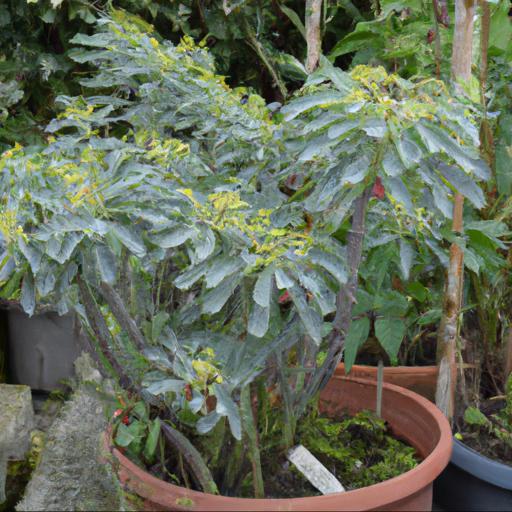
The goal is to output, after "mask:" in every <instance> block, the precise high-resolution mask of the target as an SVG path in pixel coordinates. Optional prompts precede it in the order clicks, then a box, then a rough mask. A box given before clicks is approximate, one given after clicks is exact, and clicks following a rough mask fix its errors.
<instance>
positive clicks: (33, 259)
mask: <svg viewBox="0 0 512 512" xmlns="http://www.w3.org/2000/svg"><path fill="white" fill-rule="evenodd" d="M18 247H19V248H20V251H21V253H22V254H23V256H25V258H26V260H27V261H28V263H29V265H30V268H31V269H32V272H33V273H34V274H37V273H38V272H39V268H40V266H41V260H42V258H43V252H42V251H41V250H40V249H39V247H37V246H35V245H34V244H33V243H30V242H29V243H27V242H25V240H23V237H19V238H18Z"/></svg>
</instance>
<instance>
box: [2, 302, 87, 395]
mask: <svg viewBox="0 0 512 512" xmlns="http://www.w3.org/2000/svg"><path fill="white" fill-rule="evenodd" d="M7 323H8V342H7V345H8V350H7V352H8V360H9V363H8V365H9V366H8V368H9V374H10V380H11V382H13V383H16V384H25V385H27V386H30V387H31V388H32V389H34V390H41V391H51V390H52V389H55V388H57V387H59V384H60V381H61V380H62V379H67V378H69V377H72V376H73V375H74V368H73V362H74V361H75V359H76V358H77V357H78V356H79V355H80V343H79V328H78V321H77V320H76V317H75V315H73V314H70V313H69V314H66V315H62V316H59V314H58V313H56V312H44V313H39V314H35V315H34V316H32V317H29V316H28V315H27V314H26V313H25V312H23V311H22V310H21V309H19V308H17V307H11V308H9V311H8V312H7Z"/></svg>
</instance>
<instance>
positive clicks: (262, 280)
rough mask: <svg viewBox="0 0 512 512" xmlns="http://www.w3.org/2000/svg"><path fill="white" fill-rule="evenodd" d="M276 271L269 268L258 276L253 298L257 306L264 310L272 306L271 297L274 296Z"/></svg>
mask: <svg viewBox="0 0 512 512" xmlns="http://www.w3.org/2000/svg"><path fill="white" fill-rule="evenodd" d="M273 275H274V269H273V268H272V267H267V268H266V269H265V270H263V272H261V274H260V275H259V276H258V279H257V280H256V283H255V285H254V290H253V292H252V297H253V299H254V301H255V302H256V304H258V305H259V306H261V307H262V308H268V307H269V304H270V297H271V296H272V276H273Z"/></svg>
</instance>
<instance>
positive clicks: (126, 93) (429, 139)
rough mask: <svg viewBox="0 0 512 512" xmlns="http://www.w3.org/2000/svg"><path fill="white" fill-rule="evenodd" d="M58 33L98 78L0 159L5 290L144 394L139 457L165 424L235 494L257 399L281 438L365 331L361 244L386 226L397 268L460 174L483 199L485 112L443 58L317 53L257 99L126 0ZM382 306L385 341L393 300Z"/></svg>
mask: <svg viewBox="0 0 512 512" xmlns="http://www.w3.org/2000/svg"><path fill="white" fill-rule="evenodd" d="M72 42H73V43H74V44H76V49H75V50H74V51H73V52H72V56H73V58H74V59H75V60H76V61H77V62H79V63H82V64H85V63H87V64H89V65H91V66H92V67H95V68H97V72H95V73H94V74H91V75H90V76H87V77H84V78H83V79H82V80H81V82H80V83H81V86H82V87H84V88H85V90H87V89H88V88H91V89H92V90H93V91H94V92H93V94H92V95H87V94H86V95H83V96H78V97H67V96H62V97H60V98H59V99H58V102H59V104H60V105H62V108H63V110H62V112H61V113H60V114H59V115H58V116H57V117H56V118H55V119H54V120H52V121H51V122H50V123H49V125H48V126H47V129H46V131H47V134H48V136H47V138H48V142H47V143H46V144H44V145H39V146H37V145H34V146H27V147H22V146H21V145H16V146H14V147H13V148H11V149H9V150H7V151H6V152H4V153H3V155H2V158H1V166H2V173H1V178H0V180H1V181H0V187H1V190H2V216H1V218H0V220H1V224H0V231H1V233H2V236H3V248H4V253H3V255H2V258H1V261H2V271H1V275H0V279H1V281H2V282H3V287H2V290H1V293H2V296H3V297H4V298H7V299H18V300H19V301H20V303H21V305H22V306H23V308H24V309H25V311H27V312H28V313H29V314H32V313H33V312H34V311H35V308H36V304H37V303H40V302H50V303H53V304H55V305H56V306H57V308H58V309H59V311H60V312H65V311H67V310H69V309H75V310H76V311H77V312H78V313H79V314H80V316H81V317H82V319H83V323H84V328H85V330H86V332H87V333H88V336H89V340H90V343H91V351H92V352H93V353H95V354H96V355H97V358H98V361H99V362H100V363H101V365H102V367H103V368H104V370H105V371H106V372H107V373H110V374H112V375H113V376H115V377H116V378H118V379H119V381H120V383H121V384H122V386H123V387H124V388H126V389H128V390H129V392H130V395H131V397H132V399H133V398H134V397H138V398H140V399H142V402H137V404H136V405H133V406H130V408H131V409H130V410H131V411H132V412H133V413H134V414H135V415H136V416H138V420H139V421H137V422H135V421H131V420H130V418H129V417H128V419H127V420H126V423H127V424H126V423H124V422H123V421H122V420H123V419H124V418H125V417H126V415H125V414H121V415H120V416H121V420H120V424H119V425H118V427H117V433H116V441H117V443H118V444H119V445H121V446H124V447H125V448H129V447H131V453H132V456H134V457H135V458H136V457H137V456H140V455H138V454H140V453H142V459H141V460H145V461H146V462H148V461H151V460H152V457H154V455H155V453H157V449H158V447H159V446H163V445H162V443H164V440H165V442H166V443H168V444H169V445H170V446H172V448H173V450H174V451H175V452H176V453H179V454H180V457H181V459H182V462H183V463H184V464H185V465H186V467H187V470H186V472H187V473H188V475H189V476H190V477H191V478H192V479H193V480H194V481H195V484H194V485H196V486H197V488H199V489H201V490H204V491H209V492H218V491H219V489H220V490H222V492H224V493H230V494H232V493H234V494H237V493H240V492H241V491H240V490H241V489H242V488H243V484H244V482H243V480H242V481H240V480H239V479H234V477H233V474H234V473H233V472H234V468H236V469H237V470H238V469H239V468H240V467H242V468H247V471H246V472H245V475H250V478H251V480H252V486H253V494H254V495H255V496H256V497H262V496H264V495H265V483H264V480H263V474H262V470H261V464H262V458H261V453H262V452H263V451H264V449H265V446H264V445H261V446H260V439H264V436H263V435H262V432H261V425H262V422H264V421H266V418H267V419H268V415H266V414H265V412H266V410H267V405H266V404H268V403H271V404H273V409H274V412H273V415H274V416H275V422H276V423H275V424H276V425H277V427H276V429H275V431H276V432H279V433H280V436H279V442H278V444H277V446H278V449H279V450H281V451H282V452H283V453H284V452H285V451H286V450H287V449H288V448H290V447H291V446H293V445H294V444H295V442H296V439H297V435H298V431H297V425H298V420H299V418H301V417H303V416H304V415H306V416H308V417H309V416H310V415H311V414H314V413H315V408H316V405H315V403H316V402H315V400H316V399H317V396H318V392H319V391H320V390H321V389H322V387H323V386H325V384H326V383H327V381H328V380H329V378H330V377H331V375H332V373H333V372H334V370H335V368H336V366H337V364H338V363H339V361H340V360H341V357H342V352H343V349H344V348H346V350H347V351H348V350H349V347H350V349H351V350H352V351H353V352H355V350H356V349H354V347H358V346H359V345H360V344H361V343H362V342H364V341H365V340H366V338H367V337H368V334H369V330H370V321H369V318H368V316H366V315H365V313H366V312H367V311H369V310H370V309H371V307H369V308H368V309H366V310H365V309H364V307H363V305H362V303H361V304H359V303H358V304H357V305H356V306H361V309H360V311H357V309H355V308H354V303H355V297H356V295H357V289H358V277H359V272H360V267H361V261H362V259H363V255H364V254H366V252H367V251H368V249H369V245H372V243H373V244H374V245H380V247H383V248H385V247H386V246H387V245H388V244H392V247H393V248H394V250H395V251H398V252H397V255H398V257H395V260H396V262H397V264H398V265H399V266H400V268H401V269H402V271H403V272H404V275H405V274H407V275H408V274H409V273H410V271H411V268H412V265H413V263H414V261H415V260H416V258H420V257H419V256H417V254H418V250H419V249H418V248H419V247H420V244H424V245H425V246H427V247H428V248H430V249H429V250H431V251H432V254H434V255H437V256H438V257H441V258H442V251H441V250H440V249H439V242H440V240H442V233H443V229H444V223H445V221H446V217H449V216H450V207H449V205H450V204H451V200H452V198H453V195H454V191H455V190H457V191H460V192H462V193H463V194H465V195H466V197H467V198H468V200H469V206H468V207H469V208H472V207H475V208H481V207H482V206H483V205H484V194H483V192H482V189H481V187H480V186H479V184H478V182H479V181H481V180H485V179H487V178H488V176H489V170H488V166H487V165H486V164H485V162H484V161H483V160H482V159H481V158H480V157H479V153H478V149H477V148H478V145H479V138H478V118H479V112H478V110H477V108H476V107H475V106H474V105H473V104H472V103H470V102H469V101H466V100H464V98H457V99H455V98H454V97H452V96H451V94H450V92H449V90H448V88H447V86H446V85H445V84H444V83H443V82H441V81H438V80H436V79H427V80H422V81H408V80H405V79H403V78H400V77H399V76H398V75H396V74H393V73H391V74H390V73H388V72H387V71H386V70H385V69H384V68H383V67H380V66H378V67H368V66H356V67H354V68H353V70H352V71H351V72H350V73H346V72H343V71H341V70H340V69H339V68H336V67H334V66H333V65H332V64H331V63H330V62H329V61H328V60H325V59H324V60H322V62H321V65H320V67H319V69H318V70H317V71H316V72H314V73H312V74H311V75H310V76H309V77H308V80H307V82H306V84H305V86H304V87H303V88H302V89H301V90H300V91H299V92H298V93H297V95H296V97H295V98H294V99H293V100H291V101H290V102H287V103H286V104H284V105H276V104H271V105H268V106H267V104H266V102H265V101H264V100H263V99H262V98H261V97H260V96H259V95H257V94H248V92H247V91H246V90H245V89H242V90H237V89H231V88H230V87H229V86H228V85H226V82H225V80H224V78H223V77H222V76H220V75H217V74H216V72H215V68H214V64H213V60H212V57H211V55H210V54H209V52H208V51H207V50H206V49H205V48H204V47H202V46H201V45H199V46H198V45H196V44H195V43H194V41H193V40H192V39H191V38H184V39H183V40H182V41H181V43H180V44H179V45H174V44H172V43H170V42H169V41H165V40H162V39H161V38H160V37H159V36H158V34H157V33H156V32H154V31H153V30H152V29H151V27H150V26H148V25H147V24H145V23H143V22H141V21H140V20H139V19H138V18H136V17H133V16H131V15H129V14H128V13H126V12H124V11H115V10H114V11H112V15H111V17H104V18H101V19H100V20H99V22H98V25H97V29H96V32H95V33H94V34H92V35H83V34H79V35H77V36H75V37H74V38H73V41H72ZM432 205H434V206H433V207H432ZM367 217H368V227H369V228H371V229H369V230H368V232H366V229H365V225H366V218H367ZM377 232H378V233H379V235H378V236H379V238H380V241H379V243H377V244H375V237H374V236H372V234H373V233H377ZM386 236H387V238H386ZM421 250H422V251H424V250H425V249H424V246H423V245H422V246H421ZM372 307H374V306H372ZM384 309H385V308H384ZM354 310H355V312H356V313H358V315H359V316H356V317H355V318H353V317H352V313H353V312H354ZM380 311H381V312H382V315H379V316H378V318H376V320H375V323H374V329H375V333H376V337H377V339H378V340H379V342H380V344H381V345H382V347H383V349H384V350H385V352H386V353H387V354H388V355H389V357H390V358H391V359H392V360H394V359H396V357H397V354H398V351H399V348H400V345H401V342H402V338H403V321H402V320H401V318H400V316H398V311H395V310H393V311H394V312H393V311H388V312H385V311H384V310H383V309H382V308H381V310H380ZM149 407H151V409H150V410H151V413H150V410H149V409H148V408H149ZM135 408H137V409H135ZM312 411H313V412H312ZM379 428H380V427H379ZM187 433H188V434H189V437H187V435H186V434H187ZM201 436H204V437H203V442H201V441H200V439H201ZM191 439H192V440H193V441H194V443H197V446H198V448H195V447H194V446H193V445H192V444H191ZM205 440H206V441H205ZM226 454H228V456H226ZM205 459H206V460H208V464H207V463H206V462H205ZM215 461H217V463H219V464H220V463H222V469H223V472H222V475H215V477H214V476H213V475H212V471H210V469H209V468H215ZM153 462H154V459H153ZM164 462H165V457H164ZM406 466H407V467H410V466H409V465H406ZM157 469H158V471H160V469H161V468H157ZM403 469H406V467H403ZM213 473H215V471H213ZM245 475H242V476H245ZM184 478H185V477H184ZM185 480H186V479H185ZM184 483H185V484H186V481H185V482H184Z"/></svg>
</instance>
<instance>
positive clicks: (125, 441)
mask: <svg viewBox="0 0 512 512" xmlns="http://www.w3.org/2000/svg"><path fill="white" fill-rule="evenodd" d="M134 440H135V436H134V435H133V433H132V432H131V431H130V430H129V429H128V427H127V426H126V425H125V424H124V423H120V424H119V426H118V427H117V432H116V438H115V443H116V445H117V446H121V447H123V448H126V447H127V446H129V445H130V444H131V443H132V442H133V441H134Z"/></svg>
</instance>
